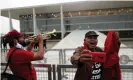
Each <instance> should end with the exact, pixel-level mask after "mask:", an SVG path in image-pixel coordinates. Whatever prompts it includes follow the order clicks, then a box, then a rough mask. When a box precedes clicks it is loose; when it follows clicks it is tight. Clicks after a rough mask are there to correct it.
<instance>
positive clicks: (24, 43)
mask: <svg viewBox="0 0 133 80" xmlns="http://www.w3.org/2000/svg"><path fill="white" fill-rule="evenodd" d="M19 44H21V45H22V46H23V47H26V46H27V43H26V42H25V41H24V42H19Z"/></svg>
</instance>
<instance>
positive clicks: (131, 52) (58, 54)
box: [0, 47, 133, 65]
mask: <svg viewBox="0 0 133 80" xmlns="http://www.w3.org/2000/svg"><path fill="white" fill-rule="evenodd" d="M0 51H1V52H0V54H1V59H2V63H4V62H6V60H5V59H6V58H5V55H6V54H5V53H7V51H8V49H0ZM33 51H34V52H36V51H37V49H34V50H33ZM74 51H75V49H46V54H45V58H44V60H41V61H39V63H44V64H49V63H50V64H69V65H70V64H71V63H70V57H71V56H72V55H73V52H74ZM119 56H120V64H124V65H125V64H129V65H131V64H133V47H121V48H120V51H119Z"/></svg>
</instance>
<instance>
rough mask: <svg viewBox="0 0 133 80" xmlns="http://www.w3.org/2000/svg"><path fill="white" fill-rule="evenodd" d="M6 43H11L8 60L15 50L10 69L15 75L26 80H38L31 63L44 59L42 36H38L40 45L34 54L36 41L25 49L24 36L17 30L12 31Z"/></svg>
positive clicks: (8, 34) (31, 42)
mask: <svg viewBox="0 0 133 80" xmlns="http://www.w3.org/2000/svg"><path fill="white" fill-rule="evenodd" d="M5 38H6V42H8V43H9V45H10V49H9V51H8V53H7V59H8V58H9V56H10V55H11V53H12V51H13V50H15V49H16V48H17V49H16V50H15V52H14V53H13V55H12V57H11V63H10V64H9V67H10V69H11V71H12V72H13V74H16V75H17V76H20V77H22V78H24V79H25V80H37V76H36V71H35V68H34V67H33V65H32V64H31V61H36V60H42V59H43V58H44V48H43V38H44V37H43V36H42V35H41V34H38V35H37V40H38V43H39V48H38V49H39V50H38V52H36V53H35V52H32V48H33V47H34V41H30V44H29V45H28V46H27V49H24V46H23V44H24V42H25V39H24V35H23V34H22V33H19V32H18V31H16V30H12V31H10V32H8V33H7V34H6V35H5Z"/></svg>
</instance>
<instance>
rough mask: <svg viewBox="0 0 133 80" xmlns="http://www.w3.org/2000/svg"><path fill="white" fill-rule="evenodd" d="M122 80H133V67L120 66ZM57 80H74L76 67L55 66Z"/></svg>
mask: <svg viewBox="0 0 133 80" xmlns="http://www.w3.org/2000/svg"><path fill="white" fill-rule="evenodd" d="M121 72H122V80H133V65H121ZM57 73H58V80H74V76H75V73H76V67H75V66H73V65H57Z"/></svg>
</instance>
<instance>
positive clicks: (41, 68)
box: [1, 63, 52, 80]
mask: <svg viewBox="0 0 133 80" xmlns="http://www.w3.org/2000/svg"><path fill="white" fill-rule="evenodd" d="M5 66H6V63H1V72H3V71H4V69H5ZM33 66H34V67H35V70H36V74H37V80H52V76H51V72H52V67H51V64H33ZM7 72H8V73H11V74H12V72H11V70H10V69H9V67H8V69H7Z"/></svg>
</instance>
